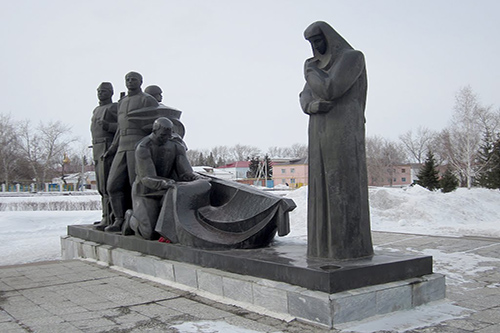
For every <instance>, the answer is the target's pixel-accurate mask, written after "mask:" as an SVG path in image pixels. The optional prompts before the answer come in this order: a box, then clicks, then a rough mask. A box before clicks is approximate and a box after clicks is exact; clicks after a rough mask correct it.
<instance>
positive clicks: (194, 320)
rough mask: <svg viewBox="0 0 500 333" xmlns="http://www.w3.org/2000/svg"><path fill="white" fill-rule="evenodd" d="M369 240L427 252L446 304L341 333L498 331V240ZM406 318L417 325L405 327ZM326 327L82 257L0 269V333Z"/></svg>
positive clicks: (235, 332) (379, 236)
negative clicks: (443, 279) (442, 282)
mask: <svg viewBox="0 0 500 333" xmlns="http://www.w3.org/2000/svg"><path fill="white" fill-rule="evenodd" d="M373 238H374V243H375V244H376V248H375V249H376V250H377V248H378V249H380V248H385V249H392V250H393V251H405V252H415V253H424V254H431V255H433V256H434V261H435V271H436V272H439V273H444V274H446V275H447V301H446V302H440V303H438V304H435V305H432V306H427V308H426V307H422V309H423V311H422V309H420V310H411V311H406V312H402V313H399V314H398V315H396V316H390V317H387V316H386V317H383V318H381V319H380V320H370V321H369V322H365V323H354V324H350V325H347V326H343V327H342V328H343V329H344V330H345V331H350V330H354V331H377V330H380V331H382V330H384V331H385V332H387V331H392V330H395V329H398V330H400V331H403V330H404V329H406V328H408V329H409V330H408V332H495V333H497V332H500V240H499V239H485V238H446V237H431V236H418V235H406V234H395V233H382V232H374V233H373ZM450 307H451V308H452V309H451V310H450ZM426 309H427V310H430V311H426ZM457 309H458V312H457ZM446 315H448V319H447V320H444V319H446ZM398 318H399V319H398ZM401 318H402V319H401ZM443 320H444V321H443ZM412 321H413V322H414V323H415V325H414V326H419V328H412V327H411V324H410V322H412ZM398 322H399V324H397V323H398ZM384 323H385V324H384ZM384 325H385V326H384ZM326 331H327V330H324V329H321V328H318V327H316V326H312V325H308V324H305V323H301V322H297V321H292V322H289V323H287V322H283V321H280V320H277V319H274V318H270V317H267V316H264V315H261V314H256V313H251V312H248V311H246V310H243V309H240V308H237V307H233V306H229V305H223V304H219V303H216V302H213V301H210V300H207V299H205V298H202V297H199V296H196V295H193V294H189V293H186V292H183V291H180V290H177V289H174V288H171V287H168V286H165V285H162V284H158V283H155V282H152V281H149V280H144V279H141V278H137V277H134V276H130V275H127V274H125V273H122V272H119V271H115V270H113V269H110V268H107V267H103V266H99V265H97V264H95V263H90V262H85V261H52V262H43V263H35V264H28V265H18V266H4V267H0V332H204V333H205V332H231V333H247V332H248V333H249V332H326Z"/></svg>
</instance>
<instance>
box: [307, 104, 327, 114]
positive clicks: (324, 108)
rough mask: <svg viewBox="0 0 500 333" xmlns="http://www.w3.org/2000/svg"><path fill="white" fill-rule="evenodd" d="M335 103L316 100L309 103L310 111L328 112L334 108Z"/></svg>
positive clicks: (312, 112)
mask: <svg viewBox="0 0 500 333" xmlns="http://www.w3.org/2000/svg"><path fill="white" fill-rule="evenodd" d="M332 106H333V103H332V102H329V101H314V102H311V104H309V108H308V109H309V110H308V111H309V113H310V114H314V113H327V112H328V111H330V109H331V108H332Z"/></svg>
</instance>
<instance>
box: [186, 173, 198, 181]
mask: <svg viewBox="0 0 500 333" xmlns="http://www.w3.org/2000/svg"><path fill="white" fill-rule="evenodd" d="M182 178H184V180H185V181H188V182H191V181H193V180H197V179H203V177H202V176H199V175H197V174H195V173H188V174H186V175H184V177H182Z"/></svg>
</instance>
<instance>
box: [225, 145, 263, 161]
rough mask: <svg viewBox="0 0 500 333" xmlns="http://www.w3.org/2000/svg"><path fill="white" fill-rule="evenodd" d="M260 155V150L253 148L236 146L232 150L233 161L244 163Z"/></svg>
mask: <svg viewBox="0 0 500 333" xmlns="http://www.w3.org/2000/svg"><path fill="white" fill-rule="evenodd" d="M258 155H260V150H259V148H257V147H254V146H248V145H240V144H237V145H236V146H234V147H233V148H232V158H233V159H234V161H246V160H248V158H250V157H252V156H258Z"/></svg>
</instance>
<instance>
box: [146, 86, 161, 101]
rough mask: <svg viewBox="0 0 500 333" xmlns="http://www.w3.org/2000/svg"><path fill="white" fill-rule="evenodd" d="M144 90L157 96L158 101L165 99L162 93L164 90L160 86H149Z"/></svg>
mask: <svg viewBox="0 0 500 333" xmlns="http://www.w3.org/2000/svg"><path fill="white" fill-rule="evenodd" d="M144 92H145V93H147V94H150V95H151V96H153V97H154V98H156V100H157V101H158V103H159V102H161V100H162V99H163V96H162V95H161V94H162V93H163V91H162V90H161V88H160V87H158V86H155V85H151V86H147V87H146V89H144Z"/></svg>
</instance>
